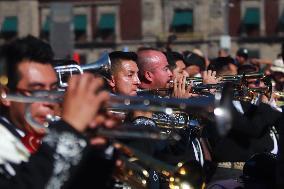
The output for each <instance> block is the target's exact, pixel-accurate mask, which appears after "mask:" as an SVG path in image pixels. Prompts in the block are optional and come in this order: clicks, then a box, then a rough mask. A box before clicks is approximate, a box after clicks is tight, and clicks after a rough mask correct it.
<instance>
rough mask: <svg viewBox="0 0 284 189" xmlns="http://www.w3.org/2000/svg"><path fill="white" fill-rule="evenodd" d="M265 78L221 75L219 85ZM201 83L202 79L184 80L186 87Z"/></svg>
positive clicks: (248, 75) (252, 74) (259, 74)
mask: <svg viewBox="0 0 284 189" xmlns="http://www.w3.org/2000/svg"><path fill="white" fill-rule="evenodd" d="M265 77H266V76H265V75H264V74H263V73H258V72H256V73H254V72H253V73H248V74H242V75H223V76H221V77H220V78H221V79H220V83H225V82H232V83H240V82H241V81H243V82H244V81H246V80H247V79H264V78H265ZM215 79H218V77H215ZM202 82H203V78H202V77H187V78H186V85H187V86H189V85H192V84H193V85H197V84H200V83H202ZM173 83H174V81H170V84H171V85H172V84H173Z"/></svg>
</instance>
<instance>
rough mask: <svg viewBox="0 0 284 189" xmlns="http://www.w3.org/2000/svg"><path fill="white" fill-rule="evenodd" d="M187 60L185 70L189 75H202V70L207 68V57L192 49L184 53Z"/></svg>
mask: <svg viewBox="0 0 284 189" xmlns="http://www.w3.org/2000/svg"><path fill="white" fill-rule="evenodd" d="M183 55H184V60H185V66H186V68H185V70H186V71H187V73H188V75H189V77H201V75H202V72H203V71H204V70H205V67H206V63H205V59H204V58H203V57H201V56H199V55H198V54H196V53H194V52H190V51H185V52H184V53H183Z"/></svg>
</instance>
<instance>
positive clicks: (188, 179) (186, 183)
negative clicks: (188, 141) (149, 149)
mask: <svg viewBox="0 0 284 189" xmlns="http://www.w3.org/2000/svg"><path fill="white" fill-rule="evenodd" d="M114 146H116V148H118V149H119V150H120V151H122V152H125V153H124V154H125V156H121V157H120V159H121V160H122V161H123V163H124V166H122V168H121V169H118V170H116V173H115V175H114V177H115V178H118V179H119V180H120V181H123V182H126V183H127V184H128V185H129V186H131V187H134V188H147V184H148V183H147V181H148V179H149V176H150V174H149V171H148V170H149V169H152V170H155V172H157V173H158V174H159V175H160V176H161V177H163V178H164V179H166V180H167V182H168V183H169V185H168V187H169V188H170V189H175V188H181V189H185V188H195V189H203V188H205V181H204V176H203V171H202V167H201V165H200V164H199V163H198V162H196V161H192V162H186V163H184V162H179V163H178V164H177V165H176V166H173V165H169V164H166V163H164V162H162V161H159V160H157V159H154V158H152V157H151V156H149V155H147V154H145V153H143V152H140V151H139V150H137V149H134V148H132V147H130V146H127V145H126V144H123V143H121V142H115V144H114Z"/></svg>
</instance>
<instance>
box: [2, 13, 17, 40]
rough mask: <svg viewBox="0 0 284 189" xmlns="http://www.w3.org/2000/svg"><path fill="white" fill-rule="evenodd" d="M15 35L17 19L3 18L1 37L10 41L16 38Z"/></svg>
mask: <svg viewBox="0 0 284 189" xmlns="http://www.w3.org/2000/svg"><path fill="white" fill-rule="evenodd" d="M17 34H18V18H17V17H16V16H8V17H5V18H4V21H3V23H2V26H1V37H3V38H5V39H11V38H14V37H17Z"/></svg>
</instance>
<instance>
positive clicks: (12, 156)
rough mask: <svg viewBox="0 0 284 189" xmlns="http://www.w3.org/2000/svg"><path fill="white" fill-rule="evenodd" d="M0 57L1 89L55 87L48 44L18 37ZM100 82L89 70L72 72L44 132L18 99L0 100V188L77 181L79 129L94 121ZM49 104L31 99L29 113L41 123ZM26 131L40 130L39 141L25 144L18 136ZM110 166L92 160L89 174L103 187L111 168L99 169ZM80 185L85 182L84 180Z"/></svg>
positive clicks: (101, 96)
mask: <svg viewBox="0 0 284 189" xmlns="http://www.w3.org/2000/svg"><path fill="white" fill-rule="evenodd" d="M0 57H1V60H4V61H5V63H7V69H8V70H7V71H8V73H7V74H8V79H9V83H8V85H7V88H6V89H5V90H6V92H8V93H10V92H11V93H16V94H19V95H28V96H29V95H31V92H32V91H35V90H53V89H55V88H56V82H57V79H56V75H55V72H54V70H53V68H52V65H51V64H50V62H51V60H52V58H53V53H52V49H51V47H50V46H49V44H47V43H45V42H43V41H41V40H39V39H37V38H34V37H32V36H28V37H24V38H20V39H17V40H15V41H13V42H11V43H9V44H5V45H4V46H2V47H1V56H0ZM101 85H102V80H100V79H98V78H94V76H92V75H89V74H86V75H83V76H82V77H79V76H74V78H72V79H71V81H70V82H69V88H68V89H67V92H66V95H65V97H64V99H65V100H64V103H63V112H62V114H61V116H62V121H60V122H58V123H54V124H51V125H50V126H49V133H43V131H42V130H37V129H34V128H33V127H31V126H30V125H28V124H27V123H26V121H25V119H24V105H22V104H20V103H15V102H12V101H9V100H1V104H2V105H3V106H2V105H1V120H0V131H1V132H0V135H1V136H0V188H4V189H5V188H9V189H11V188H45V187H46V188H61V187H62V186H63V185H66V184H67V185H69V186H74V187H75V186H77V185H76V184H77V183H78V181H77V180H76V179H75V178H78V174H76V171H75V170H80V167H81V166H83V167H84V165H85V164H86V163H85V159H86V158H85V156H87V154H86V153H88V151H89V150H90V148H89V146H88V143H89V141H87V140H86V138H85V137H84V136H83V135H82V133H83V132H84V131H85V130H86V128H87V127H94V126H95V124H94V122H93V119H94V117H93V116H95V115H96V114H97V112H98V109H99V107H100V106H101V104H102V103H103V102H106V101H107V99H108V94H107V93H105V92H100V91H98V90H99V89H100V88H101ZM53 110H54V109H53V105H52V104H49V103H33V104H32V105H31V111H32V115H33V118H34V119H35V120H36V121H38V122H39V123H43V121H44V115H45V114H46V113H53ZM78 110H79V111H78ZM109 127H110V125H109ZM30 132H32V133H36V134H38V133H40V134H41V135H42V137H43V138H41V141H42V144H40V145H39V146H38V149H35V150H34V151H32V150H31V149H33V148H30V146H31V145H30V143H28V144H25V142H26V141H25V140H23V137H25V136H28V135H29V134H30ZM43 134H45V135H43ZM28 141H31V140H28ZM100 141H102V140H101V139H99V138H95V139H94V140H92V141H91V143H95V144H98V143H100ZM32 147H33V146H32ZM88 154H89V153H88ZM81 159H82V160H83V161H82V162H81ZM97 159H99V158H98V157H97ZM93 160H94V159H92V161H93ZM95 162H97V161H95ZM79 163H80V165H79ZM100 166H104V168H102V167H100ZM88 167H90V164H88ZM110 169H111V168H109V167H107V166H105V164H104V163H103V162H101V161H100V162H99V163H98V162H97V166H96V171H93V174H92V176H95V177H96V178H97V179H95V181H96V184H97V186H99V187H101V188H105V187H104V185H105V184H106V183H105V181H106V177H109V175H108V174H111V172H110V171H109V173H108V174H107V175H106V174H105V173H104V172H103V171H104V170H110ZM98 172H99V174H98ZM79 175H82V173H80V174H79ZM71 176H72V179H70V177H71ZM92 181H94V178H93V179H92ZM68 183H70V184H68ZM69 186H68V188H70V187H69ZM82 187H83V188H86V187H85V186H84V185H83V186H82ZM75 188H76V187H75ZM77 188H78V187H77Z"/></svg>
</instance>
